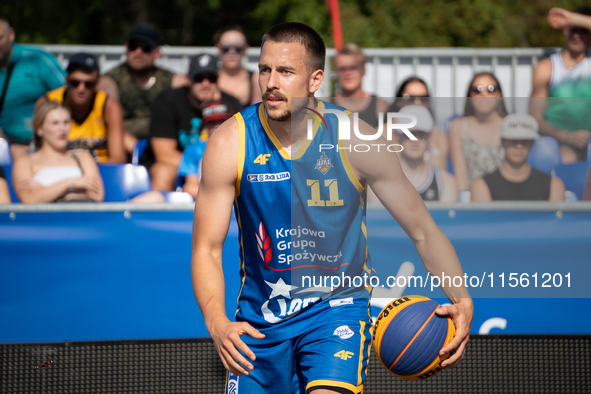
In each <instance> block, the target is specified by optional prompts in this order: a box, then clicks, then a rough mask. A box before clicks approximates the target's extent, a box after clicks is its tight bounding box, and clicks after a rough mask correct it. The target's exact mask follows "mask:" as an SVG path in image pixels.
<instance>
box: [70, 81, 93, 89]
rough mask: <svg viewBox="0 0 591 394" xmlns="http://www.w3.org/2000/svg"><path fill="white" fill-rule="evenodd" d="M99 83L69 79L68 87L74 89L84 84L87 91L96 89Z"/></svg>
mask: <svg viewBox="0 0 591 394" xmlns="http://www.w3.org/2000/svg"><path fill="white" fill-rule="evenodd" d="M97 83H98V81H79V80H77V79H68V85H70V87H71V88H74V89H75V88H77V87H78V86H80V84H83V85H84V88H85V89H88V90H92V89H94V88H95V87H96V85H97Z"/></svg>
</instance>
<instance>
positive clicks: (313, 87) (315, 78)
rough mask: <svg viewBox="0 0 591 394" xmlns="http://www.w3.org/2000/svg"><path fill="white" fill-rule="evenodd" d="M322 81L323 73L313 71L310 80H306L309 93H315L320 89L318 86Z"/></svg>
mask: <svg viewBox="0 0 591 394" xmlns="http://www.w3.org/2000/svg"><path fill="white" fill-rule="evenodd" d="M323 79H324V71H322V70H320V69H318V70H316V71H314V72H313V73H312V74H311V75H310V79H309V80H308V90H309V91H310V93H316V91H317V90H318V89H320V84H321V83H322V80H323Z"/></svg>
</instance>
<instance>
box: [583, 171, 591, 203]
mask: <svg viewBox="0 0 591 394" xmlns="http://www.w3.org/2000/svg"><path fill="white" fill-rule="evenodd" d="M581 201H591V170H590V171H587V179H586V180H585V188H584V189H583V198H581Z"/></svg>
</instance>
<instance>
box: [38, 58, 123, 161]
mask: <svg viewBox="0 0 591 394" xmlns="http://www.w3.org/2000/svg"><path fill="white" fill-rule="evenodd" d="M66 71H67V72H68V74H67V75H66V85H65V86H62V87H61V88H58V89H55V90H52V91H50V92H47V93H46V95H45V96H42V97H40V98H39V100H37V104H36V106H39V105H40V104H42V103H43V102H45V101H49V100H51V101H57V102H58V103H64V106H66V107H67V108H68V109H69V110H70V112H71V114H72V130H71V132H70V142H69V144H68V147H69V149H84V150H88V151H89V152H90V153H91V154H92V155H93V156H94V158H95V160H96V161H97V162H100V163H105V162H109V163H124V162H125V161H126V156H125V150H124V148H123V111H122V109H121V104H119V101H116V100H114V99H112V98H110V97H109V96H108V95H107V93H106V92H105V91H103V90H100V89H97V84H98V80H99V66H98V61H97V59H96V57H95V56H94V55H91V54H88V53H76V54H74V55H72V56H71V57H70V62H69V64H68V68H67V70H66Z"/></svg>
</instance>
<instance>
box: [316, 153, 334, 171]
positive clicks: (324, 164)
mask: <svg viewBox="0 0 591 394" xmlns="http://www.w3.org/2000/svg"><path fill="white" fill-rule="evenodd" d="M332 167H334V166H333V165H332V163H331V162H330V158H329V157H328V156H326V153H324V152H322V156H320V159H318V161H317V162H316V167H314V169H315V170H318V171H320V172H321V173H322V175H326V173H327V172H328V170H330V169H331V168H332Z"/></svg>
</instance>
